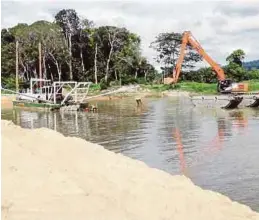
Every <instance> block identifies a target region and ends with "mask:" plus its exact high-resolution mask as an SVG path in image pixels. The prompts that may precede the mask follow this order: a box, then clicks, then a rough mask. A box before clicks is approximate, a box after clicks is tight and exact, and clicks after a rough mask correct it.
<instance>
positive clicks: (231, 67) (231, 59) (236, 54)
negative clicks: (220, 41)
mask: <svg viewBox="0 0 259 220" xmlns="http://www.w3.org/2000/svg"><path fill="white" fill-rule="evenodd" d="M244 58H245V52H244V51H243V50H242V49H238V50H234V51H233V52H232V53H231V54H230V55H229V56H228V57H227V58H226V61H228V65H227V66H226V67H225V72H226V74H227V75H228V77H231V78H233V79H234V80H237V81H242V80H244V79H245V78H246V77H247V76H246V74H247V72H246V70H245V69H244V68H243V67H242V62H243V59H244Z"/></svg>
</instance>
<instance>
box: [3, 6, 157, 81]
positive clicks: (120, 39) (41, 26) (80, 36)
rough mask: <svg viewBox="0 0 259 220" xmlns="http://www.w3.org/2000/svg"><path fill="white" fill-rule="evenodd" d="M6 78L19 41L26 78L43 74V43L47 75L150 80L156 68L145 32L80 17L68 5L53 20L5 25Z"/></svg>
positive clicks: (22, 74) (11, 74) (9, 78)
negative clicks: (145, 48)
mask: <svg viewBox="0 0 259 220" xmlns="http://www.w3.org/2000/svg"><path fill="white" fill-rule="evenodd" d="M1 39H2V44H1V52H2V61H1V62H2V63H1V64H2V81H3V82H2V83H3V84H4V85H7V86H8V84H12V85H13V82H14V78H15V44H16V41H18V42H19V78H20V81H21V82H26V81H29V80H30V78H31V77H33V78H38V77H39V49H38V46H39V43H41V57H42V62H41V66H42V75H43V77H44V78H48V79H52V80H77V81H92V82H94V83H100V82H101V83H104V84H107V85H108V84H109V83H110V82H111V81H113V82H114V83H119V82H120V83H122V84H123V83H128V82H134V81H138V80H143V81H146V82H150V81H152V80H153V79H154V77H155V75H156V70H155V68H154V67H153V66H152V65H151V64H150V63H149V62H148V61H147V59H146V58H145V57H143V56H142V55H141V50H140V43H141V40H140V37H139V36H137V35H136V34H134V33H132V32H130V31H129V30H127V29H126V28H119V27H114V26H101V27H95V25H94V23H93V22H92V21H89V20H87V19H79V17H78V15H77V13H76V11H75V10H73V9H66V10H65V9H63V10H61V11H59V12H58V13H57V14H56V15H55V19H54V21H53V22H47V21H36V22H34V23H33V24H31V25H28V24H21V23H20V24H17V25H16V26H14V27H11V28H9V29H2V31H1Z"/></svg>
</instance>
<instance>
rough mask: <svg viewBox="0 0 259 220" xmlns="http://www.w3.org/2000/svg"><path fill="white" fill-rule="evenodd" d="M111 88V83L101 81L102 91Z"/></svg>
mask: <svg viewBox="0 0 259 220" xmlns="http://www.w3.org/2000/svg"><path fill="white" fill-rule="evenodd" d="M108 87H109V83H108V82H105V79H104V78H103V79H101V80H100V89H101V90H105V89H108Z"/></svg>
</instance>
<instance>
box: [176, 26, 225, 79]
mask: <svg viewBox="0 0 259 220" xmlns="http://www.w3.org/2000/svg"><path fill="white" fill-rule="evenodd" d="M188 43H189V44H190V45H191V46H192V47H193V48H194V49H195V50H196V51H197V52H198V53H199V54H200V55H201V56H202V57H203V59H204V60H206V61H207V62H208V63H209V64H210V66H211V67H212V69H213V70H214V71H215V73H216V74H217V77H218V80H221V81H223V80H225V78H226V77H225V73H224V70H223V69H222V68H221V67H220V66H219V65H218V64H217V63H216V62H215V61H214V60H213V59H212V58H211V57H210V56H209V55H208V54H207V53H206V52H205V50H204V49H203V48H202V46H201V45H200V43H199V42H198V41H197V40H195V38H194V37H193V36H192V34H191V32H189V31H185V32H184V34H183V38H182V44H181V49H180V56H179V58H178V60H177V63H176V67H175V70H174V73H173V79H172V80H171V81H172V82H173V83H177V81H178V79H179V76H180V72H181V67H182V63H183V60H184V56H185V49H186V46H187V44H188Z"/></svg>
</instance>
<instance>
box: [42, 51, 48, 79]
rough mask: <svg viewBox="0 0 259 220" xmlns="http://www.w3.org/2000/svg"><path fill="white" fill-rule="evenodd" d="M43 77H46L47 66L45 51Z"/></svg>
mask: <svg viewBox="0 0 259 220" xmlns="http://www.w3.org/2000/svg"><path fill="white" fill-rule="evenodd" d="M42 62H43V63H42V64H43V79H47V68H46V53H45V52H44V54H43V60H42Z"/></svg>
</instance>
